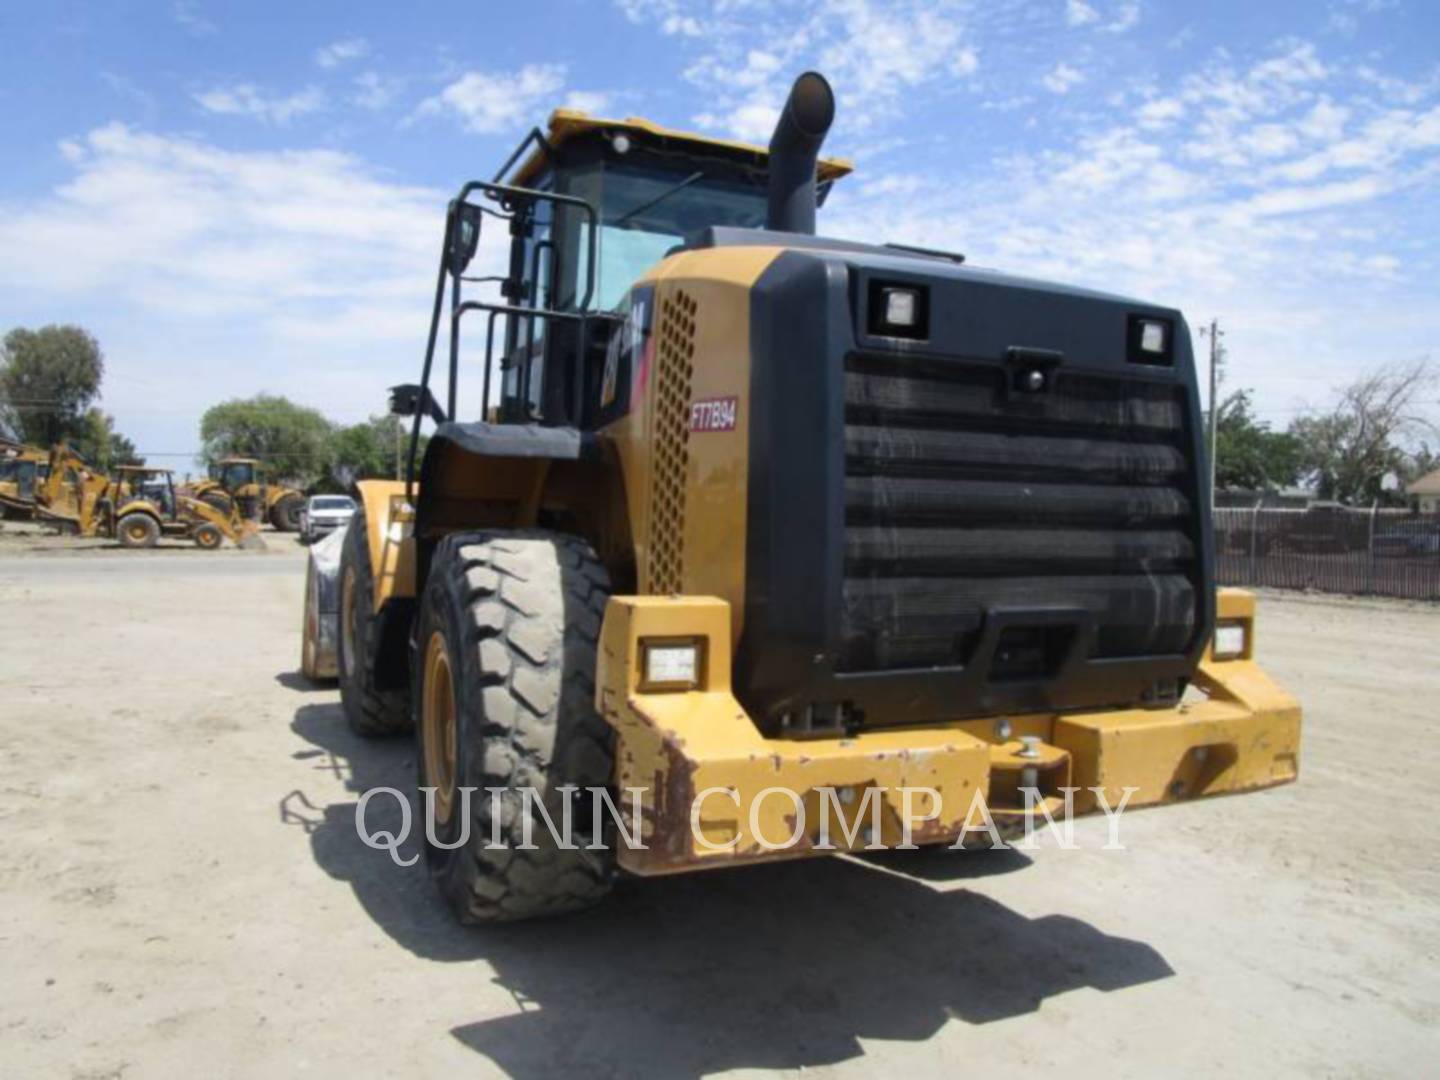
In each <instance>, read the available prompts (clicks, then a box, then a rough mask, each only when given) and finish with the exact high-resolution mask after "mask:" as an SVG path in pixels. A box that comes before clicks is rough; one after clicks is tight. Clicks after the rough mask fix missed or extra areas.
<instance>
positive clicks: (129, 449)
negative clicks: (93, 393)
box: [71, 406, 145, 473]
mask: <svg viewBox="0 0 1440 1080" xmlns="http://www.w3.org/2000/svg"><path fill="white" fill-rule="evenodd" d="M71 445H73V446H74V447H75V449H76V450H78V451H80V454H81V456H83V457H84V458H85V460H86V461H88V462H90V463H91V464H92V465H94V466H95V467H96V468H97V469H99V470H100V471H101V472H102V473H105V472H109V471H110V470H111V469H113V468H114V467H115V466H116V465H144V464H145V459H144V458H142V457H141V456H140V455H139V454H138V453H136V451H135V444H134V443H132V442H131V441H130V440H129V439H127V438H126V437H125V436H124V435H121V434H120V432H118V431H116V430H115V418H114V417H113V416H111V415H110V414H109V413H107V412H104V411H103V410H101V409H97V408H94V407H93V406H92V407H91V408H90V409H88V410H87V411H86V413H85V416H84V421H83V425H82V429H81V431H80V432H79V434H77V435H75V436H74V437H73V439H72V443H71Z"/></svg>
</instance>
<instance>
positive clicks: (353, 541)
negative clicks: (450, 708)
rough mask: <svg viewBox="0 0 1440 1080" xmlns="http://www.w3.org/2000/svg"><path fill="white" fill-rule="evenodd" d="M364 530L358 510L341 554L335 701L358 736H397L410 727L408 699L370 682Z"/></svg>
mask: <svg viewBox="0 0 1440 1080" xmlns="http://www.w3.org/2000/svg"><path fill="white" fill-rule="evenodd" d="M365 531H366V530H365V515H364V513H363V512H357V513H356V514H355V516H354V517H352V518H351V519H350V524H349V526H348V528H347V530H346V533H345V546H344V548H343V549H342V551H341V553H340V634H339V640H338V641H337V642H336V652H337V657H336V660H337V662H338V666H339V669H340V704H341V705H342V706H343V707H344V710H345V719H346V720H347V721H349V723H350V729H351V730H352V731H354V732H355V733H356V734H357V735H365V736H377V735H396V734H399V733H400V732H403V731H408V730H409V729H410V700H409V696H408V695H407V694H406V692H405V691H404V690H403V689H402V690H383V689H381V688H379V687H378V686H376V684H375V667H376V663H377V660H378V655H379V648H380V624H379V620H378V619H377V618H376V617H375V614H374V611H373V609H372V605H371V602H370V597H371V596H372V595H373V593H374V588H375V575H374V571H373V570H372V569H371V566H370V545H369V543H368V542H367V541H366V539H365Z"/></svg>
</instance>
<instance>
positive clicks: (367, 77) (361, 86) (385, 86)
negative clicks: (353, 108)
mask: <svg viewBox="0 0 1440 1080" xmlns="http://www.w3.org/2000/svg"><path fill="white" fill-rule="evenodd" d="M404 87H405V80H404V79H401V78H397V77H395V76H391V75H382V74H381V73H380V72H378V71H362V72H361V73H360V74H359V75H357V76H355V93H354V94H353V95H351V97H350V100H351V102H352V103H354V104H356V105H358V106H360V107H361V108H362V109H383V108H385V107H386V106H388V105H390V104H392V103H393V102H394V101H395V99H396V98H397V97H398V96H399V94H400V91H401V90H403V89H404Z"/></svg>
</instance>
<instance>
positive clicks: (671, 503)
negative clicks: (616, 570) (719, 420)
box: [645, 289, 696, 595]
mask: <svg viewBox="0 0 1440 1080" xmlns="http://www.w3.org/2000/svg"><path fill="white" fill-rule="evenodd" d="M695 309H696V303H695V300H694V299H693V298H692V297H691V296H690V295H689V294H688V293H686V292H685V291H684V290H683V289H677V290H676V291H675V293H674V295H672V296H670V297H668V298H667V299H665V300H664V301H662V302H661V305H660V318H659V331H658V334H657V344H656V349H655V391H654V399H653V400H654V403H655V427H654V437H653V440H652V446H653V447H654V455H655V457H654V461H653V462H652V464H651V487H650V541H649V542H650V555H649V572H648V575H647V577H648V580H647V582H646V585H645V592H647V593H650V594H652V595H653V594H665V593H673V592H679V591H680V588H681V583H682V581H683V580H684V579H683V574H684V569H685V566H684V549H683V543H682V540H683V537H684V531H685V473H686V470H687V468H688V466H689V463H690V449H689V445H690V424H689V412H690V378H691V375H692V372H693V368H692V365H693V363H694V357H695Z"/></svg>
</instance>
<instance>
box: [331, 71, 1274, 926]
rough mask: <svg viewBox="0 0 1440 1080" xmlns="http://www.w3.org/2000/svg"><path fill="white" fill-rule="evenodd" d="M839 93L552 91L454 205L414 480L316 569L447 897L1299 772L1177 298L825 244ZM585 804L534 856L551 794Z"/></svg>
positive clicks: (352, 713) (483, 906) (1017, 821)
mask: <svg viewBox="0 0 1440 1080" xmlns="http://www.w3.org/2000/svg"><path fill="white" fill-rule="evenodd" d="M833 109H834V100H833V96H832V94H831V91H830V88H829V85H828V84H827V83H826V82H825V80H824V79H823V78H821V77H820V76H818V75H815V74H813V73H807V74H806V75H804V76H802V77H801V78H800V79H799V80H797V82H796V84H795V87H794V89H793V91H792V93H791V96H790V99H789V101H788V102H787V105H786V107H785V110H784V112H783V114H782V116H781V118H780V121H779V124H778V125H777V127H776V130H775V134H774V136H773V138H772V140H771V143H770V147H769V150H768V152H767V151H766V150H763V149H761V148H758V147H752V146H746V145H741V144H736V143H730V142H722V141H717V140H713V139H707V138H702V137H699V136H694V135H688V134H685V133H682V132H677V131H672V130H668V129H664V128H660V127H657V126H656V125H653V124H650V123H648V122H646V121H642V120H634V119H631V120H624V121H612V120H601V119H596V118H592V117H588V116H586V115H584V114H582V113H578V112H573V111H567V110H561V111H558V112H556V113H555V114H554V115H553V116H552V117H551V120H550V124H549V129H548V131H547V132H545V133H543V134H542V133H541V132H539V131H538V130H537V131H536V132H534V133H533V134H532V135H531V136H530V138H529V139H527V141H526V143H525V144H523V145H522V146H521V148H520V149H519V150H517V151H516V153H515V154H514V155H513V156H512V157H511V159H510V161H509V162H507V163H506V165H505V166H504V167H502V169H501V170H500V172H499V173H497V175H496V177H495V179H494V180H493V181H489V182H474V183H470V184H467V185H465V187H464V188H463V189H462V190H461V192H460V194H459V195H458V197H457V198H456V199H455V200H454V201H453V202H452V203H451V204H450V207H449V211H448V214H447V219H446V229H445V241H444V245H443V248H442V255H441V259H440V267H439V272H438V279H437V285H436V295H435V304H434V313H433V321H432V325H431V330H430V338H429V347H428V350H427V353H426V358H425V363H424V367H423V370H422V373H421V379H420V382H419V384H416V385H413V386H404V387H398V388H396V400H397V405H399V406H400V407H401V409H402V411H406V410H408V411H410V412H412V413H414V415H415V427H414V433H413V437H412V451H411V464H410V478H409V480H408V481H407V482H404V483H398V482H386V481H366V482H362V483H361V484H359V485H358V488H359V496H360V501H361V503H362V510H361V512H359V513H357V514H356V515H355V517H354V518H353V520H352V522H351V525H350V527H349V530H348V532H347V534H346V536H345V538H344V541H343V551H342V553H341V555H340V558H339V560H338V569H330V568H329V567H328V566H326V565H323V564H321V563H319V562H314V563H312V575H316V574H319V575H326V574H328V575H329V580H330V585H329V586H327V588H328V589H329V590H330V592H331V593H332V594H333V595H336V596H338V602H337V603H336V605H335V606H336V607H338V615H337V616H336V618H337V621H338V634H336V635H335V637H336V639H337V640H336V646H335V649H336V654H337V657H336V659H337V666H338V670H339V679H340V687H341V697H342V701H343V704H344V709H345V713H346V716H347V717H348V719H349V722H350V724H351V725H352V726H353V727H354V729H355V730H357V731H359V732H361V733H363V734H380V733H384V732H398V731H402V730H406V729H408V728H410V727H411V726H412V725H413V726H414V727H415V729H416V738H417V741H418V747H417V758H418V761H419V772H420V780H419V782H420V786H421V787H422V788H425V789H433V792H434V794H433V804H434V805H433V816H434V820H435V834H434V841H435V842H429V841H427V844H426V858H427V861H428V865H429V867H430V871H431V874H432V876H433V878H434V880H435V882H436V883H437V885H438V887H439V888H440V890H441V892H442V893H443V894H444V895H445V897H446V898H447V899H448V900H449V902H450V903H451V905H452V906H453V908H454V910H455V912H456V913H457V915H458V916H459V917H460V918H461V919H464V920H467V921H491V920H502V919H513V918H523V917H528V916H532V915H540V914H547V913H553V912H558V911H566V910H572V909H575V908H579V907H583V906H585V905H587V904H590V903H593V902H595V901H597V900H598V899H599V898H600V897H602V896H603V895H604V894H605V892H606V891H607V889H608V888H609V885H610V883H611V881H612V879H613V877H614V875H615V873H616V872H617V870H624V871H629V872H632V873H636V874H660V873H671V872H676V871H688V870H695V869H701V868H705V867H714V866H733V865H736V864H737V863H744V862H753V861H760V860H766V859H775V858H787V857H794V856H798V855H809V854H815V853H818V852H820V851H823V850H827V844H826V843H824V842H823V841H824V840H825V839H826V838H827V837H828V839H829V841H830V843H831V844H833V845H834V846H835V847H838V848H839V849H841V850H844V849H848V848H856V847H863V846H866V845H867V844H869V843H872V842H873V843H881V844H885V845H894V844H897V843H899V842H901V841H902V840H903V839H905V838H906V836H907V835H908V836H909V837H910V838H912V839H913V841H914V842H915V843H916V844H922V845H950V844H951V843H952V842H954V841H956V840H957V839H964V838H965V837H966V835H967V833H968V830H967V824H973V820H972V815H973V812H974V808H975V803H976V796H977V795H978V796H980V797H981V799H982V800H984V802H985V805H986V806H987V807H988V810H989V813H990V814H992V815H993V817H994V819H995V820H996V822H997V823H998V824H999V825H1001V826H1002V827H1005V828H1011V829H1013V828H1015V827H1018V826H1020V825H1023V823H1024V822H1025V821H1026V820H1033V819H1034V818H1035V816H1036V815H1037V814H1040V813H1042V812H1043V811H1046V810H1048V811H1050V812H1052V813H1053V812H1055V811H1057V810H1059V809H1060V808H1061V807H1062V805H1063V802H1064V796H1065V789H1067V788H1078V789H1081V790H1080V791H1079V792H1078V793H1076V798H1075V810H1076V811H1077V812H1085V811H1089V810H1093V809H1096V808H1097V807H1099V806H1100V804H1101V803H1102V802H1103V803H1105V804H1106V805H1109V806H1111V807H1113V806H1116V805H1119V804H1120V803H1121V802H1122V800H1123V799H1124V798H1125V792H1126V791H1129V793H1130V797H1129V802H1128V805H1129V806H1131V807H1135V806H1143V805H1155V804H1162V803H1169V802H1174V801H1178V800H1184V799H1192V798H1196V797H1199V796H1205V795H1213V794H1220V793H1232V792H1240V791H1247V790H1253V789H1256V788H1263V787H1266V786H1269V785H1273V784H1277V783H1283V782H1285V781H1289V780H1293V779H1294V778H1295V776H1296V774H1297V761H1298V753H1299V739H1300V710H1299V707H1298V705H1297V704H1296V702H1295V701H1294V699H1292V698H1291V697H1290V696H1289V695H1288V694H1286V693H1285V692H1284V691H1283V690H1282V689H1281V688H1280V687H1278V686H1277V685H1276V684H1275V683H1274V682H1273V681H1272V680H1271V679H1270V678H1269V677H1268V676H1267V675H1266V674H1265V673H1264V672H1263V671H1262V670H1261V669H1260V667H1259V666H1258V665H1257V664H1256V662H1255V660H1254V648H1255V603H1254V599H1253V598H1252V597H1251V596H1249V595H1247V594H1244V593H1239V592H1235V591H1229V590H1225V591H1217V589H1216V588H1215V575H1214V558H1213V552H1212V545H1211V539H1210V533H1211V530H1210V509H1209V507H1210V492H1209V489H1208V471H1207V469H1206V468H1205V465H1204V462H1205V457H1204V445H1203V441H1202V435H1201V422H1200V417H1201V413H1200V407H1199V399H1198V394H1197V390H1196V379H1195V371H1194V364H1193V360H1192V356H1191V347H1190V333H1189V330H1188V328H1187V327H1186V324H1185V321H1184V319H1183V317H1182V316H1181V314H1180V312H1178V311H1176V310H1174V309H1171V308H1165V307H1160V306H1156V305H1154V304H1149V303H1144V302H1140V301H1136V300H1132V299H1128V298H1124V297H1117V296H1110V295H1106V294H1101V293H1096V292H1090V291H1084V290H1078V289H1072V288H1067V287H1064V286H1058V285H1053V284H1048V283H1044V282H1039V281H1033V280H1028V279H1023V278H1018V277H1011V276H1005V275H1001V274H997V273H994V272H987V271H977V270H973V269H971V268H970V267H968V266H966V265H965V264H964V262H963V258H962V257H961V256H958V255H953V254H947V253H944V252H934V251H922V250H917V249H913V248H903V247H896V246H888V245H887V246H876V245H869V244H860V243H850V242H845V241H837V240H828V239H821V238H818V237H816V236H815V235H814V219H815V212H816V207H817V204H819V203H820V202H822V201H823V199H824V196H825V193H826V192H827V190H828V188H829V186H830V184H831V183H833V182H834V181H836V180H837V179H839V178H841V177H843V176H844V175H845V174H846V173H847V172H848V171H849V166H848V165H847V164H846V163H845V162H842V161H835V160H828V161H827V160H822V159H820V158H819V156H818V155H819V148H820V144H821V141H822V139H823V137H824V135H825V133H826V131H827V130H828V128H829V126H830V122H831V119H832V116H833ZM517 162H518V163H519V164H518V165H517V164H516V163H517ZM482 203H484V204H485V214H486V215H487V216H488V215H492V214H493V215H495V216H499V217H501V218H504V219H507V228H508V230H509V233H508V235H509V237H510V238H511V245H512V246H511V256H510V263H509V272H508V275H507V276H506V279H505V280H504V282H503V283H502V285H501V288H500V292H501V297H502V299H501V300H500V301H499V302H493V303H492V302H482V301H479V300H474V299H467V298H465V297H464V295H463V294H462V288H463V286H462V276H463V275H464V272H465V270H466V267H467V265H468V263H469V262H470V260H471V259H472V258H473V256H474V254H475V252H476V246H477V237H478V233H479V230H480V227H481V224H482V221H483V219H482V214H481V208H480V207H481V204H482ZM447 294H448V295H449V297H450V301H449V304H450V306H449V314H448V321H447V325H448V327H449V328H450V333H449V342H450V344H449V350H450V351H449V356H448V365H437V364H436V362H435V355H434V354H435V343H436V340H437V337H438V329H439V326H440V324H441V321H442V319H444V318H445V317H446V299H445V298H446V296H447ZM470 314H479V315H480V316H481V326H482V334H484V335H485V339H486V345H485V349H484V354H483V364H484V367H483V368H482V371H483V373H484V374H483V383H484V387H483V389H482V392H481V395H480V396H479V400H480V401H483V402H487V403H488V402H490V401H491V393H490V385H489V384H490V373H491V370H492V365H496V364H498V371H499V379H500V384H499V388H498V390H499V394H498V397H499V402H498V406H497V407H496V408H495V411H494V413H493V415H491V414H490V413H489V411H488V410H484V411H483V412H482V410H481V409H480V408H479V407H478V406H477V407H476V408H475V412H476V413H477V414H483V415H486V419H485V420H480V421H465V420H461V419H460V417H459V410H458V408H457V396H458V394H457V383H458V380H459V376H460V366H459V356H460V351H461V350H460V345H459V342H460V338H461V330H462V329H463V327H464V326H468V325H470V322H466V321H465V319H464V316H466V315H470ZM497 320H500V321H501V322H502V323H503V324H504V325H505V326H506V329H505V331H504V333H503V334H502V335H501V338H500V341H499V342H498V343H495V342H493V341H492V339H493V337H494V328H495V325H496V322H497ZM473 321H474V320H471V322H473ZM492 350H493V351H492ZM497 354H498V355H497ZM447 366H448V386H447V387H446V391H445V392H444V394H443V397H444V399H445V400H444V403H443V404H442V403H441V401H440V400H439V398H440V397H441V396H442V395H441V394H439V393H436V394H432V392H431V390H430V385H431V383H432V380H433V381H435V382H436V385H437V386H438V385H441V380H440V379H439V372H441V371H444V370H445V367H447ZM426 415H428V416H429V417H430V418H431V419H433V420H434V421H436V429H435V431H434V434H433V435H432V436H431V438H430V440H429V443H428V446H427V448H426V451H425V453H424V455H423V459H422V458H420V456H419V455H417V454H416V453H415V447H416V445H417V443H418V438H419V432H420V424H421V418H422V416H426ZM311 584H312V585H313V584H314V579H313V577H312V582H311ZM325 595H327V589H317V588H308V587H307V597H310V598H311V600H310V603H311V605H312V608H313V610H307V617H306V620H305V624H304V625H305V631H306V635H307V638H306V647H307V649H308V650H309V651H308V652H307V660H306V667H307V670H315V671H320V670H323V669H324V667H325V664H324V663H323V662H322V661H323V659H324V658H321V657H319V656H318V655H317V650H321V649H322V648H323V646H324V645H325V642H326V639H325V637H324V636H323V634H321V633H320V631H318V630H317V626H318V624H319V622H320V620H319V618H318V616H320V615H323V614H324V612H323V610H322V609H321V608H320V607H319V606H318V605H319V604H321V603H323V597H324V596H325ZM317 598H319V599H317ZM312 616H316V617H312ZM467 789H473V790H475V791H476V792H478V794H477V796H476V797H475V798H473V800H471V801H468V802H467V799H466V794H465V793H466V790H467ZM1024 789H1029V790H1030V791H1031V793H1032V797H1031V798H1029V799H1027V798H1026V797H1025V796H1024ZM577 790H578V792H579V794H578V795H577V794H576V793H577ZM586 792H589V793H590V794H589V795H588V802H587V803H585V804H584V805H583V806H582V808H581V809H580V810H579V811H578V812H577V813H576V815H575V818H574V825H575V835H576V837H577V839H578V842H577V843H576V844H573V845H564V844H561V843H558V842H557V841H556V840H555V838H554V836H553V835H552V834H551V833H550V831H549V829H548V827H547V825H546V824H545V821H544V820H543V818H544V817H545V816H546V815H548V816H549V817H550V818H551V819H553V820H559V819H560V816H561V812H562V810H563V808H564V805H565V804H566V802H567V800H570V799H572V797H575V798H580V799H586V798H587V796H586ZM917 792H918V793H919V795H918V796H917V794H916V793H917ZM490 793H493V795H494V797H491V794H490ZM907 793H908V794H907ZM532 796H533V797H532ZM605 799H613V801H614V802H616V803H618V805H619V809H620V811H621V812H620V814H619V817H620V819H621V820H622V821H629V820H630V817H629V815H630V813H631V812H632V811H634V812H636V813H638V815H639V818H640V821H641V830H640V837H639V838H636V842H631V843H622V842H618V840H617V836H616V831H615V826H614V824H613V823H612V822H611V820H610V818H609V816H608V815H598V816H597V817H596V818H592V817H591V815H590V813H589V809H592V808H593V807H594V805H596V804H599V805H601V806H602V807H603V804H604V801H605ZM826 808H830V809H831V810H833V812H834V813H835V814H838V820H837V819H836V818H831V826H832V827H831V828H830V829H829V830H828V832H827V833H826V834H824V835H822V832H821V829H822V828H823V825H822V823H823V822H824V820H825V811H826ZM596 824H598V828H597V827H595V826H596ZM836 824H838V825H839V826H840V832H839V833H837V832H836V829H835V828H834V826H835V825H836ZM467 829H468V835H467ZM841 834H843V838H842V835H841ZM526 840H529V841H530V843H526V842H524V841H526Z"/></svg>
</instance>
